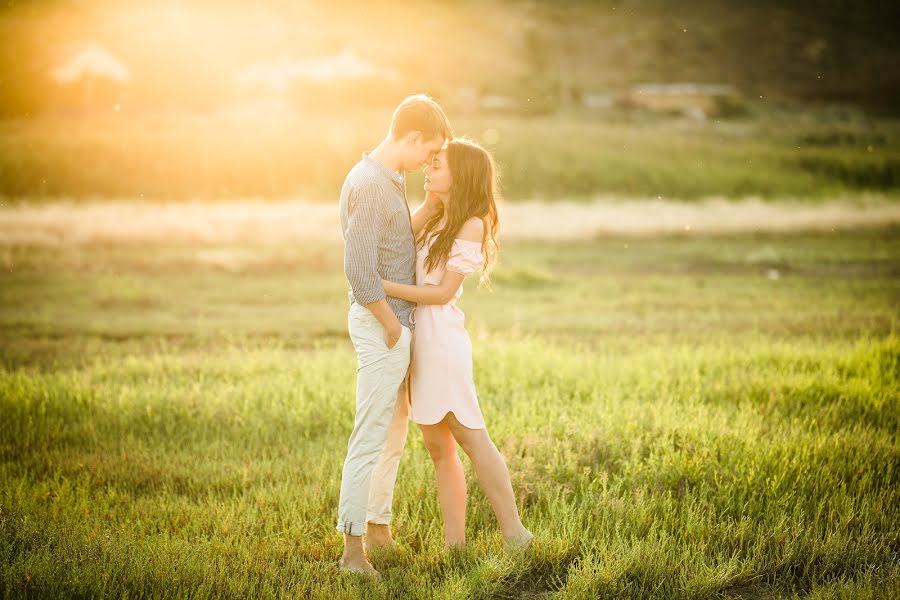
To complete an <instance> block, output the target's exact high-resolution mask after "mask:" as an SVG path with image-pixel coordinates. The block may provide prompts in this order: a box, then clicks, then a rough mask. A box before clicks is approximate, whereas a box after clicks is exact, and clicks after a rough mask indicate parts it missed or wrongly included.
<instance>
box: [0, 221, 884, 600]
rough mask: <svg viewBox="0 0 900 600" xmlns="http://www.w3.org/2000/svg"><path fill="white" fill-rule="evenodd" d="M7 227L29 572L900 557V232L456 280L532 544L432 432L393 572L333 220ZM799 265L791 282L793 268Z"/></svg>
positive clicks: (515, 577)
mask: <svg viewBox="0 0 900 600" xmlns="http://www.w3.org/2000/svg"><path fill="white" fill-rule="evenodd" d="M208 249H209V248H204V247H199V246H197V247H177V246H165V247H162V246H160V247H149V248H147V247H137V246H129V245H120V246H94V247H79V248H74V249H72V248H60V249H51V248H36V247H30V248H5V249H3V250H2V251H0V265H2V267H3V270H2V271H0V365H2V369H0V417H2V422H3V427H2V428H0V459H2V460H0V481H2V482H3V485H2V486H0V586H2V589H3V592H4V595H6V596H116V597H119V596H153V597H184V596H199V597H207V596H217V597H232V596H241V597H244V596H263V597H272V596H286V597H287V596H291V597H329V598H338V597H367V598H390V597H429V598H430V597H438V598H459V597H475V598H497V597H532V598H533V597H541V596H542V595H544V594H550V595H557V596H559V597H565V598H596V597H608V598H729V597H731V598H779V597H789V598H790V597H797V598H820V599H824V598H883V597H888V596H890V595H891V594H892V593H893V592H892V591H891V590H896V589H897V587H898V585H900V561H898V559H897V556H898V552H900V535H898V533H897V532H898V531H900V485H898V484H900V456H898V452H897V439H898V431H900V401H898V398H900V338H898V335H897V332H896V320H897V316H898V315H897V306H898V300H900V283H898V282H900V278H898V274H900V260H898V258H897V257H898V256H900V232H898V230H897V229H896V228H890V229H874V230H863V231H857V232H836V233H830V234H792V235H781V236H770V235H753V236H735V237H694V236H673V237H659V238H603V239H597V240H591V241H582V242H570V243H556V242H524V241H518V242H509V243H508V244H507V245H506V247H505V254H504V256H503V260H502V262H501V264H500V265H499V266H498V269H497V271H496V275H495V282H494V290H493V291H492V292H489V291H487V290H477V289H476V288H475V286H474V281H471V282H469V283H468V285H467V289H466V292H465V295H464V297H463V300H462V306H463V308H464V309H465V310H466V312H467V315H468V328H469V330H470V333H471V335H472V338H473V345H474V348H475V356H474V361H475V376H476V384H477V386H478V390H479V394H480V398H481V403H482V407H483V410H484V413H485V417H486V420H487V423H488V426H489V429H490V431H491V434H492V437H493V438H494V440H495V441H496V443H497V445H498V447H499V448H500V449H501V451H502V452H503V454H504V455H505V457H506V458H507V461H508V463H509V465H510V470H511V474H512V478H513V487H514V490H515V492H516V496H517V498H518V501H519V505H520V507H521V510H522V513H523V517H524V521H525V523H526V525H527V526H528V527H530V528H531V529H532V530H533V531H534V532H535V533H536V534H537V540H538V541H537V542H536V544H535V547H534V549H533V551H532V552H530V553H529V554H527V555H525V556H519V557H512V558H510V557H506V556H504V555H503V553H502V551H501V544H500V537H499V532H498V531H497V528H496V524H495V521H494V518H493V516H492V513H491V511H490V509H489V506H488V504H487V501H486V499H485V497H484V495H483V494H482V492H481V491H480V489H479V487H478V485H477V484H476V483H475V479H474V475H473V472H472V470H471V468H470V465H469V463H468V461H466V460H464V463H465V464H466V468H467V473H468V476H469V482H470V493H471V495H470V499H469V511H468V522H467V530H468V531H467V532H468V537H469V540H470V544H469V549H468V551H467V552H465V553H463V554H460V555H457V556H444V555H442V554H441V552H440V548H441V545H442V532H441V524H440V514H439V508H438V505H437V500H436V496H435V489H434V483H433V469H432V466H431V463H430V460H429V459H428V457H427V453H426V452H425V449H424V446H423V443H422V439H421V435H420V434H419V433H418V432H417V431H416V430H415V428H414V427H413V429H412V430H411V432H410V437H409V441H408V446H407V450H406V453H405V454H404V459H403V462H402V464H401V468H400V474H399V478H398V485H397V488H396V496H395V506H394V515H395V516H394V529H395V534H396V535H397V537H398V538H399V540H400V541H401V544H402V546H403V550H402V551H401V552H400V553H399V554H398V555H395V556H376V557H374V562H375V565H376V566H377V567H378V568H379V569H380V570H381V571H382V572H383V573H384V575H385V580H384V581H383V582H381V583H378V584H367V583H364V582H361V581H358V580H355V579H353V578H347V577H342V576H340V575H339V574H338V572H337V568H336V560H337V557H338V555H339V553H340V549H341V537H340V534H339V533H338V532H336V531H334V521H335V512H336V505H337V496H338V491H339V477H340V465H341V461H342V460H343V456H344V452H345V449H346V442H347V437H348V435H349V429H350V426H351V424H352V415H353V413H352V406H353V386H354V378H353V373H354V364H355V363H354V355H353V353H352V349H351V347H350V344H349V340H348V339H347V338H346V321H345V311H346V306H345V305H344V300H343V298H344V283H343V279H342V275H341V273H340V264H341V257H340V249H339V248H337V247H333V246H331V247H326V246H321V247H312V248H310V247H307V248H293V247H290V248H288V247H268V246H259V247H244V248H240V249H235V248H230V249H229V248H218V249H217V250H220V251H222V252H226V251H229V250H240V251H242V252H245V253H252V254H253V256H255V257H256V260H254V261H246V262H245V263H244V267H243V268H242V270H239V271H225V270H221V269H216V268H214V267H210V266H209V265H208V264H206V263H204V262H202V260H200V259H199V258H198V257H199V256H200V254H201V251H202V250H208ZM776 271H777V278H775V272H776Z"/></svg>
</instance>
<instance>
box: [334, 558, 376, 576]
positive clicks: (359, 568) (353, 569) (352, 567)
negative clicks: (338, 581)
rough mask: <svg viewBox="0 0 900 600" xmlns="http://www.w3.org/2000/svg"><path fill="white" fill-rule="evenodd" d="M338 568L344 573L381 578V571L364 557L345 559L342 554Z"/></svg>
mask: <svg viewBox="0 0 900 600" xmlns="http://www.w3.org/2000/svg"><path fill="white" fill-rule="evenodd" d="M338 568H339V569H340V570H341V572H342V573H355V574H357V575H364V576H366V577H371V578H372V579H381V573H379V572H378V571H376V570H375V567H373V566H372V565H371V564H370V563H369V561H368V560H366V559H365V558H363V559H362V560H358V559H357V560H354V561H350V560H345V558H344V557H343V556H342V557H341V559H340V560H339V561H338Z"/></svg>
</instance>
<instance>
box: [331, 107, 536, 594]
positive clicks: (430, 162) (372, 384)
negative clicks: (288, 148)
mask: <svg viewBox="0 0 900 600" xmlns="http://www.w3.org/2000/svg"><path fill="white" fill-rule="evenodd" d="M423 166H424V167H425V200H424V202H422V204H421V206H419V207H418V208H417V209H416V211H415V212H413V213H412V214H410V210H409V205H408V203H407V200H406V177H405V174H406V173H407V172H410V171H416V170H418V169H420V168H422V167H423ZM496 200H497V180H496V170H495V166H494V162H493V159H492V157H491V155H490V154H489V153H488V152H487V151H486V150H485V149H484V148H482V147H480V146H478V145H477V144H475V143H473V142H470V141H466V140H454V139H453V134H452V130H451V128H450V124H449V122H448V120H447V116H446V115H445V114H444V111H443V109H441V107H440V106H439V105H438V104H437V103H436V102H435V101H434V100H432V99H431V98H429V97H427V96H424V95H417V96H411V97H409V98H407V99H406V100H404V101H403V102H402V103H401V104H400V106H398V107H397V109H396V111H394V115H393V118H392V119H391V124H390V129H389V131H388V135H387V136H386V137H385V138H384V140H382V142H381V143H380V144H378V146H377V147H376V148H375V149H374V150H372V151H371V152H367V153H365V154H364V155H363V157H362V159H361V160H360V161H359V162H358V163H357V164H356V165H355V166H354V167H353V169H351V171H350V173H349V174H348V175H347V179H346V180H345V182H344V186H343V189H342V190H341V200H340V217H341V228H342V230H343V234H344V273H345V274H346V276H347V280H348V281H349V283H350V294H349V296H350V311H349V314H348V317H347V324H348V329H349V332H350V338H351V340H352V342H353V346H354V348H355V349H356V353H357V381H356V416H355V418H354V423H353V431H352V433H351V435H350V442H349V444H348V447H347V456H346V459H345V460H344V467H343V472H342V475H341V495H340V503H339V507H338V521H337V529H338V531H340V532H342V533H343V534H344V553H343V556H342V557H341V560H340V567H341V569H342V570H344V571H350V572H358V573H364V574H368V575H372V576H375V577H378V572H377V571H376V570H375V569H374V567H372V565H371V564H370V563H369V561H368V559H367V558H366V552H365V550H366V548H369V549H391V548H393V547H394V543H395V542H394V540H393V537H392V535H391V530H390V519H391V501H392V498H393V489H394V482H395V481H396V478H397V468H398V466H399V464H400V455H401V454H402V452H403V446H404V445H405V443H406V434H407V428H408V421H409V420H412V421H414V422H415V423H416V424H417V425H418V426H419V428H420V429H421V431H422V436H423V438H424V441H425V446H426V448H427V449H428V452H429V454H430V455H431V459H432V461H433V462H434V468H435V478H436V481H437V493H438V500H439V503H440V507H441V513H442V515H443V519H444V545H445V547H446V548H460V547H462V546H463V545H464V544H465V517H466V515H465V510H466V481H465V475H464V471H463V466H462V463H461V462H460V459H459V456H458V454H457V452H456V445H457V444H459V445H460V446H461V447H462V449H463V451H464V452H465V453H466V454H467V455H468V457H469V458H470V459H471V461H472V464H473V465H474V467H475V472H476V473H477V475H478V481H479V483H480V484H481V486H482V488H483V489H484V492H485V495H486V496H487V497H488V499H489V501H490V503H491V506H492V507H493V509H494V513H495V514H496V516H497V521H498V524H499V526H500V530H501V533H502V535H503V539H504V543H505V545H506V547H507V548H509V549H523V548H527V547H528V546H529V545H530V543H531V540H532V535H531V533H530V532H529V531H528V530H527V529H526V528H525V526H524V525H522V521H521V519H520V518H519V512H518V509H517V508H516V501H515V496H514V495H513V490H512V485H511V484H510V478H509V471H508V470H507V467H506V462H505V461H504V460H503V457H502V456H501V455H500V452H499V451H498V450H497V447H496V446H495V445H494V443H493V442H492V441H491V438H490V436H489V435H488V432H487V429H486V427H485V423H484V418H483V417H482V414H481V409H480V408H479V406H478V397H477V395H476V392H475V385H474V382H473V377H472V346H471V342H470V340H469V335H468V333H467V332H466V329H465V326H464V315H463V313H462V311H461V310H460V309H459V308H458V307H457V306H456V300H457V299H458V298H459V297H460V295H461V294H462V283H463V280H464V279H465V278H466V276H467V275H469V274H470V273H473V272H474V271H476V270H478V269H479V268H480V269H481V272H482V279H485V278H486V277H487V274H488V273H489V269H490V263H491V262H492V261H493V260H494V259H495V258H496V251H497V249H498V244H497V237H496V236H497V229H498V221H497V206H496ZM363 536H365V544H364V543H363V542H364V540H363Z"/></svg>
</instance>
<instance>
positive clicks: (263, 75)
mask: <svg viewBox="0 0 900 600" xmlns="http://www.w3.org/2000/svg"><path fill="white" fill-rule="evenodd" d="M399 78H400V76H399V74H398V73H397V72H396V71H394V70H392V69H388V68H385V67H380V66H378V65H375V64H374V63H372V62H369V61H367V60H364V59H362V58H360V57H359V56H357V54H356V53H355V52H354V51H353V50H352V49H349V48H348V49H345V50H343V51H342V52H340V53H338V54H335V55H332V56H322V57H318V58H309V59H302V60H296V59H295V60H282V61H276V62H268V63H258V64H255V65H250V66H249V67H246V68H244V69H241V70H240V71H238V72H237V73H236V74H235V80H236V81H237V82H238V83H239V84H240V85H242V86H246V87H250V88H257V89H263V90H268V91H270V92H276V93H282V92H286V91H288V90H289V89H290V87H291V85H292V84H294V83H295V82H297V81H300V82H312V83H328V82H340V81H360V80H387V81H396V80H398V79H399Z"/></svg>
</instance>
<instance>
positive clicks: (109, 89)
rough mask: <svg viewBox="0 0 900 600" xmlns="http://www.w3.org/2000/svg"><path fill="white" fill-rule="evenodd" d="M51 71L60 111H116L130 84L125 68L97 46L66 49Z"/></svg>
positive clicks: (114, 57)
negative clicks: (60, 105) (58, 90)
mask: <svg viewBox="0 0 900 600" xmlns="http://www.w3.org/2000/svg"><path fill="white" fill-rule="evenodd" d="M62 55H63V56H62V58H61V59H60V60H59V62H57V63H56V64H55V65H54V66H53V67H52V68H51V69H50V77H51V79H53V80H54V81H55V82H56V83H57V85H58V86H59V88H60V98H59V101H60V102H61V103H62V105H63V107H70V108H78V109H82V110H101V111H102V110H119V109H120V107H121V104H122V102H123V99H124V97H125V91H126V87H127V85H128V83H129V81H130V80H131V72H130V70H129V68H128V66H127V65H126V64H125V63H124V62H123V61H122V60H121V59H119V58H118V57H117V56H116V55H114V54H113V53H112V52H110V51H109V50H107V49H106V48H104V47H103V46H101V45H99V44H97V43H96V42H92V41H89V42H81V43H76V44H71V45H69V46H67V47H66V48H65V49H64V50H63V52H62Z"/></svg>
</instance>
